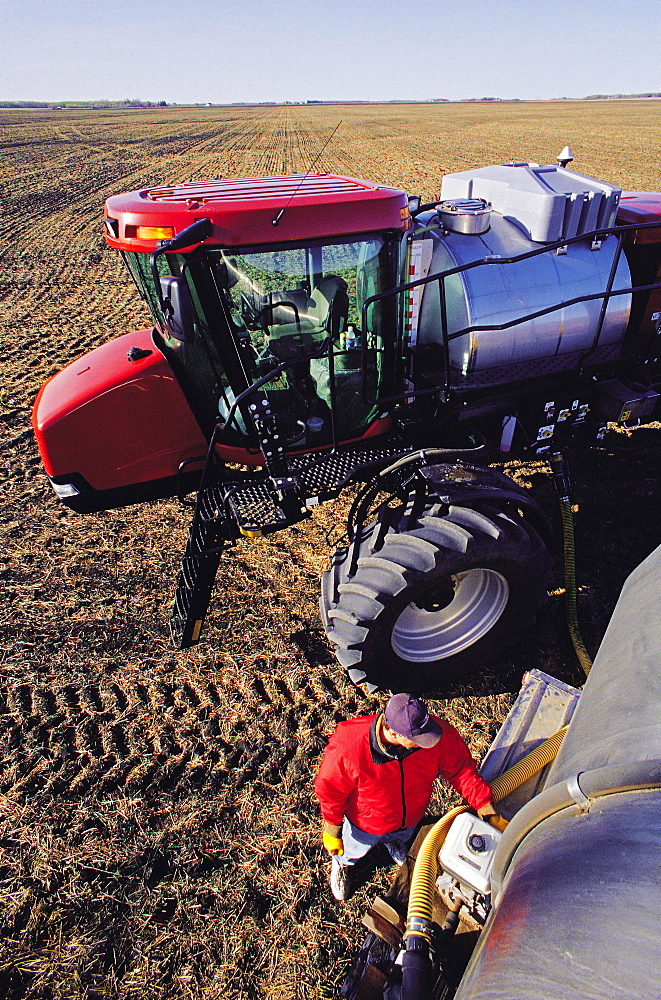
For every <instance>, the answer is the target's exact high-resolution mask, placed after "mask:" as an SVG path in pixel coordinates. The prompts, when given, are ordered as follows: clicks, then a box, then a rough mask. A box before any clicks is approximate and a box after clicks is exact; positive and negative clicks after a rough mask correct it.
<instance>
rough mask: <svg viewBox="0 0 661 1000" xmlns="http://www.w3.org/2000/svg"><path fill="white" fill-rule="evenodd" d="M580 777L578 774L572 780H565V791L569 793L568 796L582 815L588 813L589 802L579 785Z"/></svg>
mask: <svg viewBox="0 0 661 1000" xmlns="http://www.w3.org/2000/svg"><path fill="white" fill-rule="evenodd" d="M580 777H581V775H580V774H575V775H574V777H573V778H568V779H567V791H568V792H569V795H570V796H571V798H572V799H573V800H574V802H575V803H576V805H577V806H578V807H579V809H580V811H581V812H582V813H585V812H588V810H589V808H590V802H591V800H590V799H589V798H588V796H587V795H586V794H585V792H584V791H583V789H582V788H581V786H580V784H579V778H580Z"/></svg>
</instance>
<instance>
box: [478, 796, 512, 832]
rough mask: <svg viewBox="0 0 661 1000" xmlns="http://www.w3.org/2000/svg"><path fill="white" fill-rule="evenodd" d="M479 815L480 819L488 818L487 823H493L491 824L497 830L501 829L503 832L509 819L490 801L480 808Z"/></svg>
mask: <svg viewBox="0 0 661 1000" xmlns="http://www.w3.org/2000/svg"><path fill="white" fill-rule="evenodd" d="M477 815H478V816H479V817H480V819H483V820H486V822H487V823H491V826H493V827H495V829H496V830H500V832H501V833H502V832H503V830H504V829H505V827H506V826H507V823H508V820H506V819H505V818H504V817H503V816H501V815H500V813H499V812H496V810H495V809H494V805H493V802H489V803H488V804H487V805H486V806H482V808H481V809H478V810H477Z"/></svg>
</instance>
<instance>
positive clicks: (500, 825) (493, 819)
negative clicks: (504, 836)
mask: <svg viewBox="0 0 661 1000" xmlns="http://www.w3.org/2000/svg"><path fill="white" fill-rule="evenodd" d="M484 818H485V819H486V821H487V823H490V824H491V826H494V827H495V828H496V830H500V832H501V833H502V832H503V830H504V829H505V827H506V826H507V824H508V823H509V820H508V819H505V817H504V816H501V815H500V813H494V814H493V815H492V816H485V817H484Z"/></svg>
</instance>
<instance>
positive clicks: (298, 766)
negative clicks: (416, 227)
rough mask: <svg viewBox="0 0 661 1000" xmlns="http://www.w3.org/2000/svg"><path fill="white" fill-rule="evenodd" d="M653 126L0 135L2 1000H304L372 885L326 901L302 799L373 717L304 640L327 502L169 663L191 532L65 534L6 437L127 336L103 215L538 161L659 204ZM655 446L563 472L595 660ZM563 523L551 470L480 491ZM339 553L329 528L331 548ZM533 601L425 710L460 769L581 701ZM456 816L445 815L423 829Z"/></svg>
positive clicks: (22, 453) (308, 120)
mask: <svg viewBox="0 0 661 1000" xmlns="http://www.w3.org/2000/svg"><path fill="white" fill-rule="evenodd" d="M658 109H659V104H658V102H654V101H640V102H625V101H621V102H612V103H608V102H601V103H598V102H596V103H586V104H581V103H574V102H571V103H570V102H567V103H558V104H544V105H533V104H511V105H500V106H492V105H449V106H443V105H439V106H433V105H420V106H414V105H410V106H378V107H376V106H375V107H368V106H351V107H326V106H324V107H269V108H265V107H246V108H226V109H217V108H205V109H192V110H190V111H186V110H175V109H158V110H156V109H154V110H145V111H125V112H107V111H90V112H85V113H82V112H73V111H66V112H65V111H62V112H57V111H53V112H39V111H34V112H20V113H19V112H1V113H0V124H1V125H2V130H1V132H0V146H1V148H2V161H1V163H0V172H1V177H2V189H3V200H4V212H3V217H2V221H1V223H0V225H1V230H2V237H3V239H2V244H3V246H2V254H3V256H2V263H1V267H2V270H1V272H0V281H1V282H2V292H3V321H4V324H3V325H4V336H3V342H4V354H3V369H4V373H5V376H6V377H5V379H4V388H3V403H4V406H3V408H2V409H3V420H4V426H5V439H6V444H5V447H4V449H3V455H4V462H5V475H4V491H3V494H4V496H3V500H2V505H3V517H2V530H3V536H4V541H3V548H2V562H1V564H0V569H1V574H2V580H3V584H4V588H3V593H4V596H3V602H2V610H1V611H0V618H1V623H2V633H3V638H2V647H1V656H2V660H1V675H0V854H1V856H2V857H1V859H0V866H1V867H0V892H1V899H0V907H1V909H0V982H1V983H2V984H3V985H2V986H0V993H2V996H3V997H4V996H7V997H10V998H12V1000H19V998H24V997H25V998H43V1000H46V998H52V1000H60V998H62V1000H64V998H69V997H87V998H94V1000H101V998H104V1000H105V998H110V997H121V998H140V1000H148V998H149V1000H151V998H168V1000H170V998H172V1000H175V998H176V1000H179V998H188V997H191V998H192V997H195V998H209V1000H211V998H218V1000H231V998H262V997H263V998H276V997H277V998H282V1000H288V998H295V997H298V998H325V997H331V996H335V995H337V989H338V984H339V983H341V982H342V979H343V977H344V974H345V973H346V970H347V967H348V964H349V963H350V960H351V958H352V956H353V954H355V949H356V947H357V946H358V944H359V942H360V940H361V937H362V935H361V929H360V916H361V915H362V913H363V911H364V909H365V906H366V903H367V902H370V901H371V899H372V897H373V896H374V894H375V893H376V892H377V891H383V890H384V888H385V886H386V885H387V883H388V879H389V877H390V874H391V872H390V870H389V869H388V868H379V869H377V870H376V871H375V874H374V878H373V880H372V881H371V882H370V883H368V884H367V885H366V886H365V887H364V888H363V889H361V890H360V891H359V892H358V893H357V894H356V896H355V897H354V899H353V900H352V901H351V902H350V903H349V904H348V905H346V906H341V905H339V904H335V903H334V902H333V900H332V899H331V898H330V896H329V893H328V891H327V888H326V874H327V873H326V862H325V861H324V859H323V857H322V853H321V850H320V847H319V841H318V820H317V811H316V807H315V804H314V801H313V799H312V796H311V781H312V776H313V773H314V770H315V767H316V762H317V760H318V758H319V755H320V753H321V751H322V749H323V746H324V741H325V738H326V736H327V735H328V734H329V733H330V732H331V731H332V730H333V728H334V726H335V724H336V722H337V721H338V720H340V719H343V718H346V717H347V716H350V715H352V714H360V713H365V712H368V711H371V710H374V708H375V707H376V706H377V705H378V704H379V703H380V698H379V697H374V696H373V697H368V696H366V695H365V694H364V693H362V692H361V691H359V690H357V689H355V688H354V687H353V686H352V685H350V684H349V683H348V682H347V681H346V680H345V679H344V677H343V675H342V672H341V671H340V669H339V667H337V666H336V664H335V663H334V660H333V657H332V655H331V652H330V650H329V647H328V645H327V643H326V641H325V638H324V635H323V632H322V629H321V626H320V623H319V620H318V613H317V606H316V602H317V593H318V578H319V574H320V572H321V571H322V570H323V569H324V567H325V565H326V560H327V559H328V556H329V549H328V545H327V535H328V533H329V532H331V533H333V531H334V532H335V535H336V536H338V535H340V534H341V532H342V518H343V514H344V510H343V504H342V503H339V502H338V503H337V504H336V505H334V506H333V507H326V508H323V509H318V510H317V512H316V514H315V517H314V518H312V519H310V521H309V522H306V523H304V524H303V525H301V526H299V527H297V528H294V529H291V530H290V531H287V532H284V533H282V534H280V535H276V536H273V537H271V538H270V539H266V540H261V541H258V542H255V543H248V542H246V543H245V544H243V545H241V546H239V547H237V549H236V550H235V551H234V552H233V553H232V554H231V555H230V556H228V558H227V559H226V560H225V562H224V564H223V566H222V567H221V571H220V573H219V579H218V587H217V592H216V598H215V603H214V606H213V611H212V613H211V615H210V618H209V624H208V626H207V629H206V632H205V636H206V641H205V642H204V643H203V644H201V645H200V646H198V647H196V648H195V649H194V650H192V651H188V652H183V653H180V652H174V651H173V650H172V649H171V648H170V647H169V645H168V638H167V625H166V623H167V618H168V616H169V610H170V606H171V600H172V594H173V588H174V583H175V579H176V573H177V564H178V558H179V556H180V553H181V551H182V548H183V544H184V538H185V532H186V528H187V520H188V513H189V512H188V511H187V510H182V509H181V508H180V507H179V506H178V504H177V503H175V502H159V503H153V504H148V505H144V506H140V507H134V508H126V509H124V510H121V511H118V512H111V513H103V514H97V515H90V516H87V517H80V516H77V515H74V514H70V513H68V512H67V511H66V509H65V508H64V507H63V506H62V505H61V504H60V503H59V502H58V501H57V500H56V498H55V497H54V495H53V494H52V492H51V491H50V488H49V487H48V485H47V483H46V480H45V477H44V476H43V474H42V473H41V471H40V464H39V459H38V456H37V452H36V448H35V444H34V441H33V438H32V434H31V430H30V427H29V414H30V407H31V404H32V401H33V399H34V396H35V395H36V392H37V390H38V389H39V387H40V385H41V384H42V383H43V381H44V380H45V379H46V378H47V377H48V376H50V375H51V374H53V373H54V372H55V371H57V370H58V369H59V368H61V367H62V366H63V365H64V364H66V363H67V362H69V361H71V360H72V359H73V358H74V357H76V356H77V355H79V354H81V353H82V352H84V351H86V350H88V349H90V348H92V347H94V346H96V345H98V344H100V343H102V342H103V341H104V340H106V339H108V338H109V337H111V336H116V335H118V334H120V333H124V332H127V331H129V330H131V329H134V328H136V327H139V326H143V325H144V324H145V321H146V316H145V315H144V314H143V312H142V309H141V306H140V303H139V301H138V300H137V297H136V295H135V294H134V292H133V287H132V285H131V284H130V281H129V279H128V277H127V276H125V275H124V273H123V271H122V269H121V266H120V262H119V260H118V259H117V258H116V256H115V255H114V253H113V252H111V251H110V250H108V249H107V248H106V247H105V244H104V241H103V238H102V227H101V222H100V218H101V211H102V205H103V200H104V198H106V197H107V196H108V195H110V194H113V193H116V192H118V191H120V190H126V189H130V188H136V187H140V186H146V185H147V184H153V183H157V184H158V183H167V182H172V181H177V180H190V179H194V178H201V177H224V176H232V175H234V176H241V175H243V176H250V175H255V174H259V173H266V172H282V171H285V172H290V171H301V172H304V171H305V170H306V169H308V167H310V165H311V162H312V161H313V160H314V158H315V156H316V154H317V152H318V151H319V149H320V148H321V146H322V145H323V143H324V141H325V140H326V138H327V137H328V135H330V133H331V132H332V130H333V128H334V127H335V126H336V125H337V123H338V121H340V120H341V121H342V125H341V126H340V127H339V129H338V131H337V132H336V134H335V136H334V138H333V141H332V142H331V143H330V144H329V145H328V147H327V148H326V150H325V151H324V152H323V154H322V156H321V157H320V159H318V160H317V162H316V164H315V169H317V170H329V171H339V172H342V173H346V174H349V175H353V176H358V177H361V176H366V177H369V178H370V179H374V180H377V181H382V182H387V183H394V184H397V185H402V186H404V187H405V188H407V189H408V190H409V191H410V192H411V193H419V194H421V195H422V196H423V198H424V199H429V198H431V197H434V196H435V195H436V194H437V192H438V188H439V184H440V179H441V176H442V174H443V173H444V172H446V171H449V170H458V169H465V168H467V167H468V166H471V165H475V164H487V163H491V162H502V161H504V160H509V159H525V160H528V159H533V160H537V161H540V162H552V161H553V160H554V157H555V156H556V154H557V153H558V152H559V150H560V149H561V148H562V147H563V146H564V145H565V143H567V142H569V143H571V145H572V146H573V149H574V152H575V154H576V158H577V159H576V167H577V169H578V170H580V171H582V172H584V173H589V174H593V175H595V176H598V177H600V178H603V179H605V180H609V181H614V182H617V183H621V184H623V186H625V187H627V188H629V189H632V188H633V189H638V188H642V189H655V188H657V189H658V188H659V187H661V153H660V152H659V150H660V149H661V126H660V125H659V115H658ZM660 459H661V430H660V428H659V425H658V424H653V425H649V426H648V427H644V428H640V429H637V430H635V431H633V432H618V431H616V430H612V431H611V432H610V433H609V435H608V437H607V439H606V441H605V443H604V446H603V447H601V448H599V449H595V450H593V451H591V452H590V453H579V452H576V453H574V454H572V455H570V461H571V462H572V469H573V474H574V481H575V494H576V499H577V500H578V501H579V503H580V505H581V510H580V513H579V514H578V517H577V545H578V576H579V581H580V585H581V590H580V601H579V608H580V616H581V622H582V628H583V633H584V638H585V641H586V644H587V646H588V647H589V649H590V651H591V652H594V651H595V649H596V647H597V645H598V642H599V640H600V638H601V636H602V634H603V631H604V628H605V626H606V624H607V622H608V618H609V616H610V613H611V611H612V608H613V606H614V604H615V601H616V599H617V595H618V593H619V589H620V587H621V585H622V583H623V581H624V579H625V578H626V576H627V575H628V574H629V572H630V571H631V570H632V569H633V568H634V567H635V566H636V565H637V564H638V562H639V561H640V560H641V559H642V558H643V557H644V556H646V555H647V554H648V553H649V552H650V551H651V550H652V549H653V548H655V547H656V545H658V544H659V543H661V518H660V517H659V508H660V503H659V501H660V498H661V487H660V485H659V467H660ZM503 467H504V468H505V469H506V470H509V471H510V472H512V473H513V474H514V475H515V476H516V477H517V478H518V480H519V481H520V482H521V483H523V484H524V485H526V486H528V487H529V488H530V489H531V490H532V492H533V494H534V495H535V496H536V498H537V499H538V500H539V501H540V502H541V503H542V504H543V505H544V506H545V507H546V508H547V510H548V512H549V514H550V515H551V516H552V517H556V512H555V500H554V496H553V489H552V486H551V484H550V482H549V477H548V475H547V470H546V467H545V465H544V463H542V462H540V461H533V462H520V463H510V464H509V465H506V466H503ZM335 526H337V527H336V528H335ZM563 614H564V613H563V607H562V597H561V595H560V594H556V595H555V596H552V598H551V601H550V603H549V607H548V611H547V613H546V615H545V617H544V619H543V621H542V622H541V623H540V625H539V627H538V628H537V629H536V631H535V632H534V633H533V634H532V635H530V636H528V637H527V638H526V640H525V642H522V643H521V644H520V645H519V646H518V647H517V648H515V649H514V650H512V651H511V653H510V654H509V656H508V658H507V659H506V660H504V661H503V662H502V663H501V664H499V665H498V670H492V669H490V670H489V671H488V672H486V673H485V674H484V675H483V676H482V677H479V678H477V679H473V680H472V681H471V682H470V684H468V683H467V685H466V686H465V687H457V688H455V689H453V690H446V691H440V692H435V693H433V706H434V708H435V709H436V710H437V711H439V712H440V713H444V714H445V715H446V716H447V717H448V718H449V719H450V720H451V721H452V722H454V723H455V724H456V725H457V726H458V727H459V729H460V730H461V731H462V733H463V734H464V736H465V738H466V739H467V740H468V742H469V743H470V745H471V747H472V749H473V752H474V753H475V755H476V756H480V755H481V754H483V753H484V751H485V750H486V748H487V746H488V744H489V742H490V740H491V739H492V738H493V736H494V734H495V732H496V730H497V728H498V725H499V723H500V721H501V720H502V718H503V717H504V714H505V713H506V711H507V709H508V707H509V705H510V704H511V702H512V699H513V697H514V692H515V691H516V690H517V687H518V683H519V679H520V677H521V674H522V672H523V670H524V669H526V668H528V667H531V666H537V667H540V668H542V669H545V670H547V671H549V672H550V673H552V674H555V675H556V676H559V677H561V678H562V679H564V680H567V681H570V682H573V683H580V682H581V677H580V673H579V670H578V667H577V666H576V664H575V662H574V659H573V656H572V651H571V647H570V644H569V640H568V638H567V636H566V629H565V626H564V619H563ZM450 799H451V796H450V795H448V794H446V792H440V793H439V797H438V800H437V801H436V802H435V803H434V808H435V809H437V810H440V809H442V808H444V807H445V805H447V804H448V803H449V802H450Z"/></svg>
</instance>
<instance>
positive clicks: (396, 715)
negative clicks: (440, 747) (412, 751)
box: [384, 693, 443, 749]
mask: <svg viewBox="0 0 661 1000" xmlns="http://www.w3.org/2000/svg"><path fill="white" fill-rule="evenodd" d="M384 717H385V720H386V725H387V726H388V727H389V728H390V729H392V730H393V732H395V733H398V734H399V736H406V738H407V739H409V740H412V741H413V742H414V743H416V744H417V745H418V746H419V747H424V748H425V749H426V748H428V747H433V746H436V744H437V743H438V741H439V740H440V738H441V736H442V735H443V730H442V729H441V727H440V725H439V724H438V722H437V721H436V719H434V718H432V716H431V715H430V714H429V711H428V709H427V706H426V705H425V703H424V701H420V699H419V698H414V697H413V695H411V694H404V693H401V694H394V695H393V696H392V698H391V699H390V701H389V702H388V704H387V705H386V708H385V711H384Z"/></svg>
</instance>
